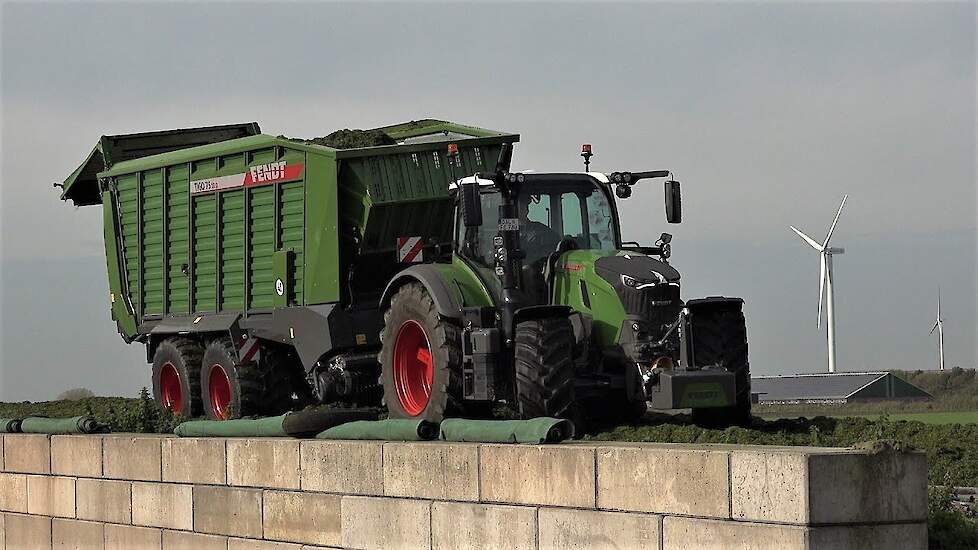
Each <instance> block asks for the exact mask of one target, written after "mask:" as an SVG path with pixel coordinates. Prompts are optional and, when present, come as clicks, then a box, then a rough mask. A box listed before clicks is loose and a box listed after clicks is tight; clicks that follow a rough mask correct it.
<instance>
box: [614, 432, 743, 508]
mask: <svg viewBox="0 0 978 550" xmlns="http://www.w3.org/2000/svg"><path fill="white" fill-rule="evenodd" d="M596 452H597V485H598V496H597V507H598V508H604V509H611V510H629V511H636V512H655V513H666V514H679V515H687V516H707V517H718V518H728V517H730V469H729V455H728V453H726V452H722V451H703V450H681V449H675V448H668V447H667V448H661V447H602V448H599V449H597V450H596Z"/></svg>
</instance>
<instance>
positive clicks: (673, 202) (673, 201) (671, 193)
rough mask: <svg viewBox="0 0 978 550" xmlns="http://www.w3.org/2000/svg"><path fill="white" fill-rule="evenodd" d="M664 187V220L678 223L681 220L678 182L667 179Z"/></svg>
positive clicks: (681, 208) (681, 206) (681, 205)
mask: <svg viewBox="0 0 978 550" xmlns="http://www.w3.org/2000/svg"><path fill="white" fill-rule="evenodd" d="M665 187H666V221H668V222H669V223H680V222H682V221H683V203H682V199H681V197H680V194H679V182H678V181H676V180H669V181H667V182H666V184H665Z"/></svg>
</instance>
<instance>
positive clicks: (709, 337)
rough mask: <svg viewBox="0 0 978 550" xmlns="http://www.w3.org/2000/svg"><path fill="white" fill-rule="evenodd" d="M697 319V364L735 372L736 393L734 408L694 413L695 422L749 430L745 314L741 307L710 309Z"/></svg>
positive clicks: (701, 410)
mask: <svg viewBox="0 0 978 550" xmlns="http://www.w3.org/2000/svg"><path fill="white" fill-rule="evenodd" d="M695 315H696V317H695V323H696V325H695V326H694V328H693V333H694V335H695V336H694V337H695V338H696V340H695V350H696V362H697V363H698V364H707V365H719V366H722V367H723V368H724V369H726V370H727V371H728V372H732V373H733V374H734V380H735V382H736V386H737V392H736V401H735V404H734V405H733V406H730V407H718V408H707V409H693V422H695V423H696V424H697V425H699V426H702V427H704V428H726V427H728V426H741V427H745V428H746V427H750V425H751V414H750V407H751V401H750V400H751V396H750V363H749V362H748V360H747V323H746V322H745V320H744V314H743V312H742V311H741V310H740V307H739V306H738V307H717V308H710V309H707V310H705V311H697V312H696V313H695Z"/></svg>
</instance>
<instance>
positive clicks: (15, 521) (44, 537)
mask: <svg viewBox="0 0 978 550" xmlns="http://www.w3.org/2000/svg"><path fill="white" fill-rule="evenodd" d="M3 531H4V543H5V544H6V545H7V548H8V550H15V549H16V550H50V548H51V518H48V517H44V516H27V515H22V514H4V515H3Z"/></svg>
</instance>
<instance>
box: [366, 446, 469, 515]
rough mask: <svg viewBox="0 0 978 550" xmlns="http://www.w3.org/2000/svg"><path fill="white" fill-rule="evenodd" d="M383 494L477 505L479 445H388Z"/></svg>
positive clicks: (385, 454)
mask: <svg viewBox="0 0 978 550" xmlns="http://www.w3.org/2000/svg"><path fill="white" fill-rule="evenodd" d="M384 494H386V495H387V496H398V497H414V498H431V499H438V500H469V501H475V502H477V501H478V500H479V444H478V443H438V442H431V443H387V444H385V445H384Z"/></svg>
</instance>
